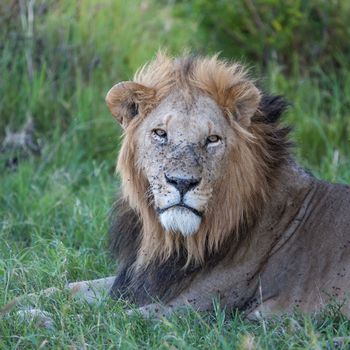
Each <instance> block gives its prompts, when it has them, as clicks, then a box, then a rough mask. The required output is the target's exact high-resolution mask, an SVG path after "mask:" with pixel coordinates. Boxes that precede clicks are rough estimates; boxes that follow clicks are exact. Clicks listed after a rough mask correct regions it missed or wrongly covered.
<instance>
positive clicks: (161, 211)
mask: <svg viewBox="0 0 350 350" xmlns="http://www.w3.org/2000/svg"><path fill="white" fill-rule="evenodd" d="M171 208H185V209H188V210H190V211H191V212H192V213H193V214H196V215H197V216H199V217H200V218H201V217H202V216H203V213H202V212H200V211H198V210H197V209H194V208H192V207H189V206H188V205H186V204H185V203H178V204H174V205H170V206H169V207H166V208H157V213H158V214H159V215H160V214H163V213H164V212H166V211H167V210H169V209H171Z"/></svg>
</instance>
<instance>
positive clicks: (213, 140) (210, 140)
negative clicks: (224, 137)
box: [207, 135, 221, 144]
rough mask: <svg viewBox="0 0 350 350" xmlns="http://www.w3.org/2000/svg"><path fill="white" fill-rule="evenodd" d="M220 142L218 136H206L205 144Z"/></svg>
mask: <svg viewBox="0 0 350 350" xmlns="http://www.w3.org/2000/svg"><path fill="white" fill-rule="evenodd" d="M220 140H221V138H220V136H218V135H210V136H208V138H207V144H210V143H217V142H219V141H220Z"/></svg>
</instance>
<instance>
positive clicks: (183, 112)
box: [106, 54, 272, 265]
mask: <svg viewBox="0 0 350 350" xmlns="http://www.w3.org/2000/svg"><path fill="white" fill-rule="evenodd" d="M260 99H261V93H260V91H259V90H258V89H257V87H256V86H255V85H254V83H253V82H252V81H251V80H250V79H249V78H248V76H247V74H246V72H245V70H244V68H243V67H242V66H241V65H239V64H235V63H232V64H231V63H229V62H226V61H221V60H219V59H218V57H217V56H214V57H212V58H196V59H192V58H190V57H184V58H180V59H171V58H169V57H167V56H165V55H163V54H159V55H158V56H157V58H156V59H155V60H154V61H152V62H151V63H149V64H147V65H146V66H145V67H143V68H141V70H140V71H139V72H138V73H136V75H135V77H134V80H133V81H126V82H122V83H119V84H116V85H114V86H113V87H112V88H111V89H110V91H109V92H108V94H107V96H106V102H107V105H108V107H109V109H110V111H111V113H112V114H113V115H114V116H115V117H116V119H117V120H118V121H119V122H120V124H121V125H122V127H123V128H124V131H125V132H124V138H123V142H122V146H121V150H120V153H119V157H118V164H117V169H118V171H119V173H120V176H121V180H122V186H121V187H122V191H123V199H124V200H125V201H127V203H128V205H129V206H130V207H131V208H132V209H133V210H134V211H135V212H136V213H137V214H138V217H139V218H140V221H141V223H142V241H141V242H140V248H139V253H138V264H141V265H142V264H147V263H149V262H150V261H152V260H153V259H156V258H159V259H160V260H166V259H167V258H169V257H170V256H171V255H172V254H174V253H175V254H176V253H177V252H179V250H180V249H181V247H183V248H184V251H186V253H187V263H189V262H191V261H195V262H196V263H201V262H203V261H204V258H205V254H206V253H208V252H213V251H218V250H219V249H220V247H221V246H222V244H224V242H225V240H226V239H227V238H228V237H231V236H232V234H233V233H237V235H238V234H239V232H240V230H241V227H243V226H244V227H246V226H247V222H248V221H249V222H251V221H252V218H253V216H254V215H253V213H254V212H257V211H258V210H259V208H260V203H262V201H263V199H264V198H265V190H264V189H265V188H266V183H267V181H268V180H267V179H268V177H267V176H265V175H264V174H265V173H266V171H267V166H266V164H267V160H266V161H261V160H262V159H263V158H264V157H265V158H267V157H268V154H267V152H266V148H264V147H265V146H264V142H265V141H264V139H263V138H260V139H259V140H260V141H259V142H258V139H257V137H256V135H260V134H259V132H260V131H256V129H259V128H261V125H262V124H253V123H251V121H252V117H253V116H254V115H255V113H258V106H259V103H260ZM259 130H260V129H259ZM268 161H271V162H272V160H270V159H269V160H268Z"/></svg>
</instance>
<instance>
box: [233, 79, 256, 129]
mask: <svg viewBox="0 0 350 350" xmlns="http://www.w3.org/2000/svg"><path fill="white" fill-rule="evenodd" d="M229 96H230V100H231V111H232V114H233V116H234V118H235V119H236V121H237V122H238V123H239V124H241V125H242V126H249V125H250V121H251V118H252V117H253V115H254V114H255V112H256V111H257V109H258V107H259V104H260V100H261V92H260V90H259V89H258V88H257V87H256V86H255V85H254V84H253V83H252V82H250V81H245V82H243V83H240V84H237V86H234V87H232V88H231V89H230V92H229Z"/></svg>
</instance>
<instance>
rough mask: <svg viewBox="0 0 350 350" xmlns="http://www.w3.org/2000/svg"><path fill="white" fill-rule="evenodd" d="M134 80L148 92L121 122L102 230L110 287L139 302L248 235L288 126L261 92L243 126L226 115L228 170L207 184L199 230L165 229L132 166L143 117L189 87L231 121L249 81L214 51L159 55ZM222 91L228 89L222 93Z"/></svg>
mask: <svg viewBox="0 0 350 350" xmlns="http://www.w3.org/2000/svg"><path fill="white" fill-rule="evenodd" d="M134 81H135V82H136V83H139V84H142V85H145V86H147V87H151V88H152V89H154V91H156V94H155V95H152V96H150V97H149V100H148V101H147V105H146V106H145V107H144V108H143V109H142V110H140V111H139V116H138V118H136V120H135V121H133V122H132V123H130V125H129V126H128V128H127V129H126V131H125V134H124V138H123V142H122V147H121V151H120V154H119V159H118V165H117V169H118V171H119V173H120V175H121V179H122V198H121V199H120V200H119V202H118V203H117V204H116V206H115V208H114V210H113V212H112V225H111V229H110V236H111V250H112V252H113V253H114V254H115V255H116V256H117V258H118V261H119V272H118V276H117V279H116V281H115V283H114V286H113V288H112V294H113V293H114V294H116V295H120V294H124V293H125V294H126V295H127V297H128V298H129V299H131V300H134V301H135V302H137V303H138V304H140V305H142V304H145V303H147V302H149V301H150V300H151V299H152V298H159V299H160V300H162V301H168V300H170V299H171V298H172V297H173V296H174V295H176V294H178V293H179V292H180V291H181V290H182V289H183V288H185V287H186V285H188V283H189V281H190V280H191V279H193V278H194V276H195V275H196V272H198V271H200V270H203V269H205V268H206V267H209V266H212V265H213V264H216V263H217V262H218V261H219V260H221V259H223V258H224V257H225V256H227V255H228V254H231V253H233V252H234V250H235V249H236V248H237V247H238V245H239V244H242V242H244V241H245V240H246V239H249V236H248V230H249V228H251V227H252V226H253V225H254V223H255V220H256V218H257V217H258V216H259V214H260V213H261V211H262V210H263V209H264V203H265V201H266V200H267V199H268V197H269V193H271V189H272V187H273V186H274V182H275V180H276V178H277V177H278V175H279V169H280V168H281V166H282V164H283V162H285V161H286V160H287V159H288V158H289V146H290V143H289V141H288V133H289V129H288V128H286V127H281V126H280V125H279V118H280V116H281V114H282V112H283V111H284V110H285V109H286V106H287V105H286V103H285V101H284V99H283V98H282V97H280V96H277V97H271V96H267V95H264V94H262V96H261V100H260V104H259V108H258V109H257V110H256V112H255V114H254V116H253V117H252V119H251V123H250V125H248V126H247V127H242V126H241V125H239V123H236V122H231V127H232V128H234V130H235V134H236V135H237V139H238V142H237V145H236V147H235V149H234V151H233V152H232V155H231V159H230V165H229V166H228V167H227V169H229V172H228V173H227V174H223V179H224V181H221V182H220V183H219V184H217V186H216V188H215V191H214V193H216V195H215V196H214V197H213V198H212V200H211V202H210V204H209V209H208V212H207V213H206V215H205V218H204V221H203V223H202V224H201V228H200V231H199V232H198V233H197V234H195V235H193V236H188V237H183V236H182V235H177V234H171V233H167V234H165V233H164V231H163V229H162V227H161V225H160V223H159V220H158V217H157V215H156V212H155V210H154V208H153V206H152V205H151V203H150V198H149V196H148V195H147V194H148V193H149V184H148V181H147V179H146V178H145V177H144V176H143V174H142V172H141V171H140V169H139V168H138V167H137V152H136V139H135V138H136V137H137V136H136V135H137V132H136V131H137V130H138V128H139V126H140V124H141V123H142V121H143V118H146V117H147V114H148V113H149V111H150V110H152V109H153V108H154V107H155V106H156V105H157V104H158V103H159V102H160V101H161V100H162V99H163V98H165V97H166V96H167V95H168V94H169V93H170V92H171V91H172V90H173V89H174V88H175V87H176V88H178V89H180V90H181V91H182V92H183V97H184V98H186V99H191V98H192V92H193V91H200V92H202V93H204V94H207V95H209V96H210V97H212V98H213V99H214V100H215V101H216V102H217V104H218V105H219V106H220V107H221V108H222V110H223V112H224V115H225V116H227V118H228V120H232V118H229V116H230V114H231V113H235V111H234V108H233V106H232V100H235V98H238V97H240V98H242V97H244V99H245V100H246V101H248V104H247V105H246V108H249V99H253V98H254V94H253V91H252V89H253V88H254V89H256V88H255V85H254V84H253V83H252V81H251V80H250V79H249V77H248V75H247V73H246V71H245V70H244V69H243V68H242V66H241V65H239V64H236V63H233V64H231V63H228V62H226V61H223V60H220V59H218V58H217V56H214V57H212V58H201V57H188V56H186V57H183V58H179V59H175V60H173V59H171V58H169V57H168V56H166V55H164V54H159V55H158V56H157V58H156V59H155V60H154V61H153V62H151V63H149V64H147V65H146V66H144V67H143V68H142V69H141V70H139V71H138V72H137V73H136V75H135V77H134ZM229 88H230V89H229ZM229 90H230V91H231V94H230V95H227V94H226V93H225V92H226V91H229ZM252 102H253V101H252ZM200 122H201V121H200V120H198V123H200ZM218 171H219V169H218ZM178 281H181V283H178ZM186 281H187V282H186ZM170 286H171V288H169V287H170Z"/></svg>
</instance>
